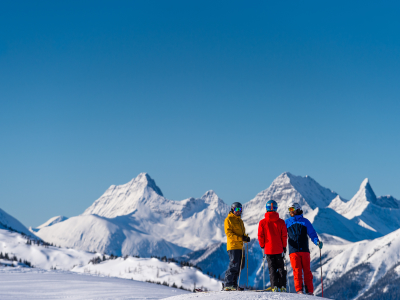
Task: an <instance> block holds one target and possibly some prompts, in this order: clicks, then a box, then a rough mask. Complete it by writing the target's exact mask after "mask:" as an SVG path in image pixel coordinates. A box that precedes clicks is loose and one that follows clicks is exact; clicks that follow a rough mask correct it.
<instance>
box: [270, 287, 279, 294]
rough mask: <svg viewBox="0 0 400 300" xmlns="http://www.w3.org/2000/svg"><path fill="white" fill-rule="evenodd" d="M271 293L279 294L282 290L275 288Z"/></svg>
mask: <svg viewBox="0 0 400 300" xmlns="http://www.w3.org/2000/svg"><path fill="white" fill-rule="evenodd" d="M271 291H272V292H273V293H277V292H280V291H281V290H280V289H279V288H278V287H276V286H274V287H273V288H272V290H271Z"/></svg>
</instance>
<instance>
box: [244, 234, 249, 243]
mask: <svg viewBox="0 0 400 300" xmlns="http://www.w3.org/2000/svg"><path fill="white" fill-rule="evenodd" d="M243 242H247V243H250V237H249V236H245V235H244V236H243Z"/></svg>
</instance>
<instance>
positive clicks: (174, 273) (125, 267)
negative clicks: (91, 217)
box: [0, 229, 221, 299]
mask: <svg viewBox="0 0 400 300" xmlns="http://www.w3.org/2000/svg"><path fill="white" fill-rule="evenodd" d="M26 241H27V239H26V237H24V236H22V235H20V234H19V233H16V232H10V231H8V230H3V229H0V252H1V253H3V254H5V253H8V254H9V255H10V256H16V257H17V258H18V259H21V260H22V261H24V260H27V261H29V262H30V263H31V264H32V265H33V266H34V267H35V269H36V268H40V269H47V270H50V269H54V268H56V269H57V270H71V271H72V272H77V273H87V274H92V275H97V276H108V277H110V276H111V277H120V278H126V279H132V278H133V279H134V280H138V281H146V280H149V281H153V282H160V283H163V282H167V283H170V286H172V284H173V283H175V284H176V285H177V286H178V287H183V288H186V289H193V285H194V284H196V286H197V287H204V288H206V289H208V290H220V289H221V282H220V281H218V280H216V279H214V278H211V277H210V276H207V275H205V274H203V273H202V272H201V271H199V270H198V269H196V268H193V267H185V266H184V267H181V266H180V265H178V264H176V263H169V262H164V261H160V260H158V259H156V258H134V257H126V258H116V259H113V260H108V258H109V257H108V256H104V255H103V254H101V253H90V252H86V251H81V250H76V249H66V248H59V247H53V246H48V247H45V246H43V245H36V244H27V243H26ZM103 256H104V257H105V258H107V260H105V261H102V262H101V263H99V264H94V265H93V264H92V262H90V260H92V259H93V258H96V257H99V258H103ZM4 263H5V262H2V264H4ZM7 264H10V261H7ZM0 299H2V298H1V297H0Z"/></svg>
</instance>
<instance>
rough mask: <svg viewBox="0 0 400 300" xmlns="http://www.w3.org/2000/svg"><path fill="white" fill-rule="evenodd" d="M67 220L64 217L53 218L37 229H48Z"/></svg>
mask: <svg viewBox="0 0 400 300" xmlns="http://www.w3.org/2000/svg"><path fill="white" fill-rule="evenodd" d="M67 219H68V218H67V217H64V216H57V217H53V218H51V219H49V220H48V221H47V222H46V223H43V224H42V225H40V226H38V227H37V228H39V229H40V228H44V227H48V226H51V225H54V224H57V223H60V222H63V221H65V220H67Z"/></svg>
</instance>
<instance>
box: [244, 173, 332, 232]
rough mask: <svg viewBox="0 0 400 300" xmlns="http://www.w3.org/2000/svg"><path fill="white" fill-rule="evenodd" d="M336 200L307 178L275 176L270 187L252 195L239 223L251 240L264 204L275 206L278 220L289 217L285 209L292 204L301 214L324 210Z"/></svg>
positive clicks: (330, 192)
mask: <svg viewBox="0 0 400 300" xmlns="http://www.w3.org/2000/svg"><path fill="white" fill-rule="evenodd" d="M336 196H337V194H336V193H335V192H332V191H331V190H329V189H326V188H324V187H322V186H321V185H320V184H318V183H317V182H316V181H315V180H314V179H312V178H311V177H310V176H305V177H302V176H296V175H293V174H291V173H289V172H285V173H282V174H281V175H279V176H278V177H277V178H276V179H275V180H274V181H273V182H272V184H271V185H270V187H269V188H268V189H266V190H264V191H262V192H260V193H258V194H257V195H256V197H255V198H254V199H253V200H251V201H250V202H248V203H246V204H245V205H244V206H243V220H244V221H245V223H246V230H247V228H249V229H248V232H249V233H250V235H251V236H253V237H255V236H256V234H257V228H258V227H257V226H258V222H259V221H260V220H261V219H263V218H264V214H265V205H266V203H267V201H268V200H271V199H272V200H275V201H276V202H277V203H278V213H279V215H280V217H281V218H284V219H285V218H287V217H289V214H288V210H287V207H288V205H289V204H291V203H292V202H297V203H299V204H300V205H301V206H302V209H303V211H304V213H307V212H310V211H312V210H314V209H316V208H317V207H321V208H323V207H327V206H328V205H329V204H330V203H331V201H332V200H333V199H334V198H335V197H336Z"/></svg>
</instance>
